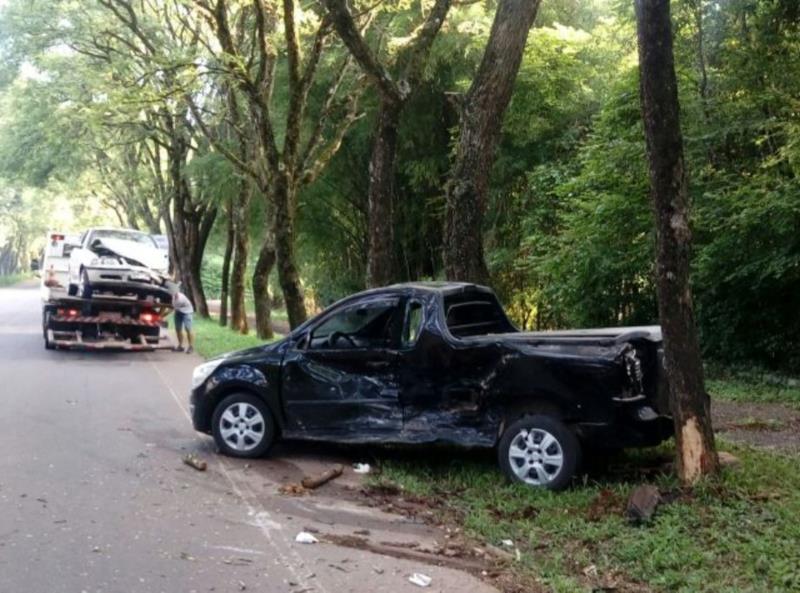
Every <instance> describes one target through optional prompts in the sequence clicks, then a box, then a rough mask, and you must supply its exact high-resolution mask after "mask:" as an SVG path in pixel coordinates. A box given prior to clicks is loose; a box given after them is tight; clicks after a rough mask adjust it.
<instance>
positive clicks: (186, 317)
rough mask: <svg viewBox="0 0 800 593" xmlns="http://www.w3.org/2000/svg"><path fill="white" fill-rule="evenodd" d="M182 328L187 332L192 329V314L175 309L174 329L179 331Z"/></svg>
mask: <svg viewBox="0 0 800 593" xmlns="http://www.w3.org/2000/svg"><path fill="white" fill-rule="evenodd" d="M182 329H185V330H186V331H187V332H190V331H192V314H191V313H181V312H180V311H175V331H178V332H179V331H181V330H182Z"/></svg>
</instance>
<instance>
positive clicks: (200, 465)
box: [183, 453, 208, 472]
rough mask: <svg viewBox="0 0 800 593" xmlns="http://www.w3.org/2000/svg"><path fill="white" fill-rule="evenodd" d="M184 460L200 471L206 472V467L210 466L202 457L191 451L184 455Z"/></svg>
mask: <svg viewBox="0 0 800 593" xmlns="http://www.w3.org/2000/svg"><path fill="white" fill-rule="evenodd" d="M183 462H184V463H185V464H186V465H188V466H191V467H193V468H194V469H196V470H197V471H199V472H204V471H206V468H208V464H207V463H206V462H205V461H203V460H202V459H200V458H199V457H197V456H196V455H193V454H192V453H189V454H188V455H184V456H183Z"/></svg>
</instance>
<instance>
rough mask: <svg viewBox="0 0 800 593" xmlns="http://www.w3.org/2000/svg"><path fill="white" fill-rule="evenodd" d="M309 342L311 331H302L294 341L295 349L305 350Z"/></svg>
mask: <svg viewBox="0 0 800 593" xmlns="http://www.w3.org/2000/svg"><path fill="white" fill-rule="evenodd" d="M310 342H311V332H304V333H303V334H302V335H300V336H298V338H297V339H296V340H295V341H294V348H295V350H307V349H308V345H309V343H310Z"/></svg>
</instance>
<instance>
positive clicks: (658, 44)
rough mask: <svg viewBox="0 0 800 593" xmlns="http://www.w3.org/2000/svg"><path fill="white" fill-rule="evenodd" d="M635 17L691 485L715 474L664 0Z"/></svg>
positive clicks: (673, 383) (641, 7)
mask: <svg viewBox="0 0 800 593" xmlns="http://www.w3.org/2000/svg"><path fill="white" fill-rule="evenodd" d="M636 20H637V31H638V39H639V70H640V93H641V102H642V118H643V121H644V130H645V137H646V140H647V155H648V159H649V169H650V198H651V203H652V207H653V213H654V215H655V222H656V288H657V294H658V309H659V317H660V320H661V329H662V333H663V336H664V361H665V365H666V372H667V378H668V380H669V385H670V404H671V408H672V415H673V418H674V420H675V440H676V444H677V450H678V451H677V452H678V459H677V462H678V463H677V467H678V474H679V476H680V478H681V480H682V481H683V482H684V483H686V484H693V483H695V482H697V480H699V479H700V478H701V477H703V476H704V475H708V474H714V473H716V472H717V470H718V466H719V461H718V459H717V453H716V449H715V446H714V433H713V430H712V427H711V414H710V404H709V398H708V394H707V393H706V391H705V386H704V383H703V365H702V361H701V357H700V345H699V341H698V337H697V329H696V327H695V323H694V314H693V305H692V290H691V284H690V279H689V266H690V255H691V244H692V236H691V230H690V227H689V197H688V188H687V176H686V168H685V165H684V158H683V138H682V136H681V128H680V115H679V106H678V85H677V80H676V76H675V64H674V58H673V51H672V27H671V22H670V3H669V0H636Z"/></svg>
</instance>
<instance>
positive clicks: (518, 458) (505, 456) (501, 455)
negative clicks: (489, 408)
mask: <svg viewBox="0 0 800 593" xmlns="http://www.w3.org/2000/svg"><path fill="white" fill-rule="evenodd" d="M497 454H498V461H499V463H500V467H501V468H502V470H503V472H504V473H505V474H506V476H508V478H509V479H510V480H512V481H515V482H521V483H523V484H526V485H528V486H532V487H534V488H546V489H548V490H563V489H564V488H566V487H567V486H569V484H570V482H571V481H572V478H573V477H574V476H575V473H576V472H577V471H578V467H579V465H580V456H581V447H580V443H579V442H578V438H577V437H576V436H575V434H574V433H573V432H572V431H571V430H570V429H569V428H568V427H567V426H566V425H564V423H563V422H561V421H560V420H558V419H556V418H553V417H552V416H544V415H534V416H525V417H524V418H521V419H520V420H517V421H516V422H514V423H513V424H511V425H510V426H509V427H508V428H507V429H506V430H505V432H504V433H503V436H502V437H501V439H500V443H499V445H498V451H497Z"/></svg>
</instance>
